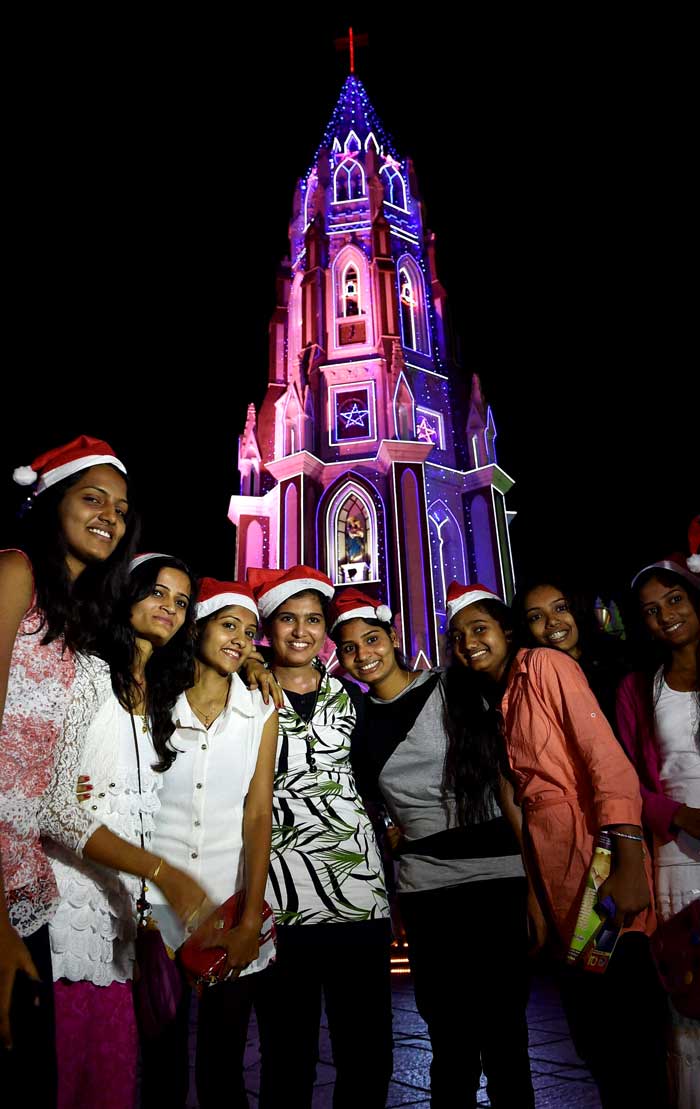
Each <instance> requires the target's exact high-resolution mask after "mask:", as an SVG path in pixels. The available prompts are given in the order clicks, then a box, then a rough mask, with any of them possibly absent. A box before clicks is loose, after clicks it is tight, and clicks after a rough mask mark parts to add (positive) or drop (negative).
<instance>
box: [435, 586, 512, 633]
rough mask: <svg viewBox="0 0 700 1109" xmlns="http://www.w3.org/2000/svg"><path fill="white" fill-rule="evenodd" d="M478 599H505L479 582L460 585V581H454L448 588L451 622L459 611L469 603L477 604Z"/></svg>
mask: <svg viewBox="0 0 700 1109" xmlns="http://www.w3.org/2000/svg"><path fill="white" fill-rule="evenodd" d="M477 601H500V603H501V604H503V600H502V599H501V598H500V597H499V596H498V594H496V593H492V592H491V590H490V589H487V588H486V586H485V585H481V584H480V582H477V583H476V585H460V583H459V582H458V581H453V582H451V583H450V586H449V588H448V590H447V618H448V621H449V622H450V623H451V622H452V621H453V620H454V618H455V616H456V615H457V613H458V612H461V610H462V609H463V608H466V607H467V605H473V604H476V602H477Z"/></svg>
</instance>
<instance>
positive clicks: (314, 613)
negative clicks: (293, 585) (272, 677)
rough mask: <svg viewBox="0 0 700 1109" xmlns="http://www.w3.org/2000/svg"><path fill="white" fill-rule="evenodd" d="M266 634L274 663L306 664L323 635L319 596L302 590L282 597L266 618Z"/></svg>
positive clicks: (318, 646)
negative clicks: (281, 600) (291, 595)
mask: <svg viewBox="0 0 700 1109" xmlns="http://www.w3.org/2000/svg"><path fill="white" fill-rule="evenodd" d="M267 634H268V637H269V639H270V644H271V646H272V650H273V652H274V662H275V665H276V666H308V665H309V663H311V662H312V660H313V659H314V658H315V657H316V655H317V654H318V652H319V651H320V650H321V648H322V647H323V644H324V642H325V638H326V618H325V616H324V615H323V608H322V607H321V601H320V598H319V597H317V596H316V594H315V593H309V592H305V593H297V594H296V596H294V597H290V598H289V599H288V600H286V601H283V603H282V604H281V605H280V606H279V608H277V609H275V611H274V612H273V613H272V616H271V617H270V619H269V621H268V626H267Z"/></svg>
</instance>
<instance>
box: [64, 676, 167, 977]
mask: <svg viewBox="0 0 700 1109" xmlns="http://www.w3.org/2000/svg"><path fill="white" fill-rule="evenodd" d="M92 662H93V665H94V666H95V672H96V681H95V688H94V690H93V697H92V699H91V700H90V701H87V702H85V701H84V702H83V703H80V704H72V705H71V707H70V709H69V711H68V716H67V718H66V730H67V732H68V733H69V735H70V736H71V739H72V741H75V739H76V737H77V741H78V743H79V745H80V747H81V749H82V753H81V757H80V763H79V768H78V771H77V773H80V774H89V775H90V780H91V782H92V786H93V789H92V794H91V796H90V799H89V800H88V801H86V802H84V804H85V806H86V808H87V809H88V810H89V811H90V814H91V815H92V816H94V817H95V819H96V820H99V821H100V823H102V824H105V825H106V826H107V827H108V828H109V829H110V830H111V831H113V832H115V833H116V834H117V835H119V836H121V838H122V839H125V840H128V841H129V842H130V843H133V844H135V845H136V846H140V843H141V838H140V832H141V820H140V816H139V813H142V814H143V828H144V834H145V846H146V849H149V845H150V839H151V836H152V833H153V827H154V818H155V814H156V812H157V809H158V790H159V788H160V785H161V783H162V780H163V775H162V774H158V773H156V772H155V771H154V770H153V764H154V763H155V762H156V761H157V756H156V753H155V750H154V747H153V741H152V739H151V736H150V734H149V732H148V730H147V729H145V727H144V720H143V717H140V716H135V717H134V724H135V730H136V738H137V741H138V746H139V758H140V763H141V790H142V792H141V794H139V782H138V773H137V764H136V750H135V746H134V733H133V731H132V727H131V718H130V715H129V713H128V712H126V711H125V710H124V709H123V708H122V706H121V705H120V704H119V702H118V701H117V699H116V697H115V696H114V693H113V691H112V685H111V680H110V677H109V669H108V667H107V666H106V665H105V664H104V663H101V662H99V661H98V660H92ZM47 853H48V854H49V858H50V859H51V865H52V867H53V871H54V874H55V877H56V882H57V884H58V889H59V893H60V903H59V906H58V910H57V912H56V915H55V917H54V919H53V921H52V922H51V925H50V929H49V935H50V939H51V959H52V964H53V976H54V980H57V979H59V978H67V979H68V980H70V981H72V982H79V981H87V982H92V983H93V984H94V985H96V986H108V985H109V984H110V983H111V982H127V981H129V980H130V979H131V978H132V977H133V964H134V939H135V936H136V899H137V898H138V896H139V893H140V890H141V880H140V879H139V878H135V877H133V876H132V875H128V874H121V873H119V872H118V871H114V870H110V869H108V868H107V867H103V866H100V865H99V864H98V863H94V862H92V861H91V860H90V859H81V858H78V856H77V855H75V854H73V853H72V852H70V851H68V850H66V849H65V848H62V847H60V846H58V845H54V844H48V845H47Z"/></svg>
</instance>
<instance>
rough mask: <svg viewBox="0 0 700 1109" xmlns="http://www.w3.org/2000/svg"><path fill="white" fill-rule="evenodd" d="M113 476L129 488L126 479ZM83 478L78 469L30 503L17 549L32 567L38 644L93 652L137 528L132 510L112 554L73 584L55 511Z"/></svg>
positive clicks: (135, 541)
mask: <svg viewBox="0 0 700 1109" xmlns="http://www.w3.org/2000/svg"><path fill="white" fill-rule="evenodd" d="M115 469H116V468H115ZM116 472H118V473H119V474H120V475H121V476H122V477H124V480H125V481H127V485H128V479H127V478H126V476H125V475H123V474H121V471H116ZM85 473H86V470H79V471H78V473H76V474H71V475H70V477H67V478H64V479H63V481H58V482H56V484H55V485H52V486H50V488H48V489H46V490H44V492H43V493H39V494H38V496H35V497H33V498H32V501H31V507H30V508H28V509H27V511H25V512H24V513H23V515H22V516H21V519H20V521H19V525H18V529H17V546H18V547H19V548H20V549H21V550H23V551H24V552H25V553H26V554H27V556H28V557H29V560H30V562H31V564H32V570H33V573H34V584H35V589H36V602H35V612H36V615H37V616H38V618H39V623H38V626H37V629H36V632H37V634H39V633H43V635H42V640H41V642H42V643H51V642H52V641H53V640H54V639H58V638H59V636H63V638H64V640H65V643H66V646H67V647H69V648H70V649H71V650H74V651H83V652H87V653H91V652H93V651H94V650H95V644H96V642H97V641H98V640H99V639H100V637H101V635H102V631H103V629H104V628H105V626H107V625H109V623H110V622H111V619H112V614H113V612H114V606H115V603H116V599H117V597H118V596H119V595H120V594H121V593H123V590H124V586H125V584H126V579H127V567H128V565H129V561H130V560H131V559H132V558H133V556H134V552H135V551H136V549H137V545H138V541H139V537H140V531H141V524H140V519H139V515H138V513H137V511H136V510H135V509H134V508H132V507H130V508H129V511H128V513H127V516H126V530H125V532H124V536H123V537H122V539H121V541H120V542H119V544H118V545H117V547H116V549H115V550H114V551H112V554H111V555H110V556H109V558H107V559H105V560H104V562H94V563H90V564H89V565H88V566H86V568H85V570H84V571H83V573H82V574H81V575H80V576H79V577H78V579H77V580H76V581H73V580H72V579H71V577H70V575H69V573H68V568H67V564H66V556H67V554H68V547H67V544H66V539H65V536H64V534H63V529H62V528H61V524H60V521H59V516H58V512H59V508H60V505H61V502H62V501H63V498H64V497H65V495H66V493H67V492H68V490H69V489H70V488H71V486H73V485H75V483H76V482H77V481H78V480H79V479H80V478H82V477H84V476H85Z"/></svg>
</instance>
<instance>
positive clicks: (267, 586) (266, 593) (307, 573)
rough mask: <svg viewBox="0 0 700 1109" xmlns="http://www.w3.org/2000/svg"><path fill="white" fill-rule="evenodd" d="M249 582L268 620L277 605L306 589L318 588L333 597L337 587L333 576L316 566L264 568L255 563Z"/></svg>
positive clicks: (248, 577)
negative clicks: (332, 578)
mask: <svg viewBox="0 0 700 1109" xmlns="http://www.w3.org/2000/svg"><path fill="white" fill-rule="evenodd" d="M246 578H247V580H248V585H249V586H250V587H251V589H252V590H253V595H254V596H255V599H256V601H257V602H258V608H259V609H260V615H261V616H262V618H263V620H266V619H267V617H268V616H270V615H271V614H272V613H273V612H274V611H275V609H276V608H279V606H280V605H281V604H282V603H283V601H286V600H288V599H289V597H294V596H295V595H296V594H297V593H303V592H304V590H305V589H316V590H317V591H318V592H319V593H321V594H322V596H324V597H328V599H329V600H330V599H331V597H332V596H333V594H334V593H335V587H334V585H333V582H332V581H331V579H330V578H328V577H326V575H325V574H322V573H321V571H320V570H314V568H313V566H292V568H291V569H290V570H261V569H258V568H257V567H255V566H251V567H250V569H249V570H248V572H247V573H246Z"/></svg>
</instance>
